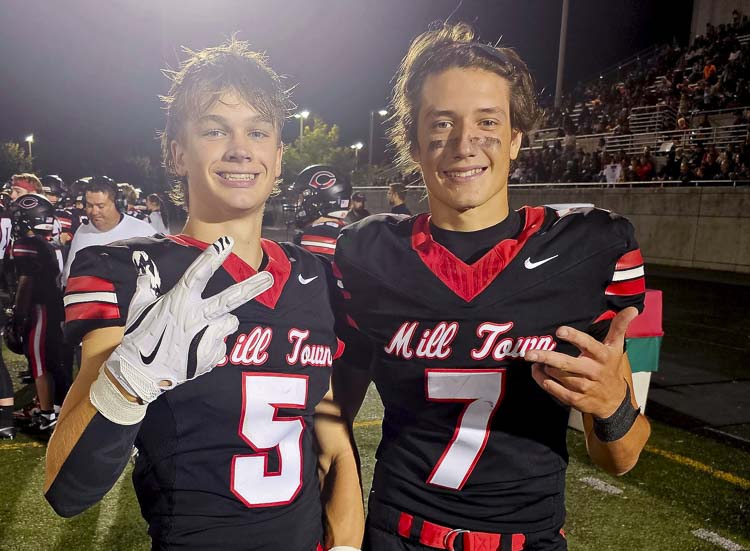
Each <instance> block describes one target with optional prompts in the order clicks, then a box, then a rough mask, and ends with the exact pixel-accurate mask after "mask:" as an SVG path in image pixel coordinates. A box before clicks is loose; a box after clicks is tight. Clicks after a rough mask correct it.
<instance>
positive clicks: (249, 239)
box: [45, 39, 364, 551]
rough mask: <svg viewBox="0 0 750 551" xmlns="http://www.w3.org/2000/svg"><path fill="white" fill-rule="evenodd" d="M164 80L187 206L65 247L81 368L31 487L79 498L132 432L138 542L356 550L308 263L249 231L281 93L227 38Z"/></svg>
mask: <svg viewBox="0 0 750 551" xmlns="http://www.w3.org/2000/svg"><path fill="white" fill-rule="evenodd" d="M172 80H173V84H172V88H171V90H170V93H169V96H168V97H167V98H165V100H166V107H167V109H166V112H167V124H166V130H165V132H164V135H163V141H162V146H163V152H164V155H165V162H166V165H167V167H168V169H169V170H170V171H171V173H172V174H173V175H174V176H175V177H176V178H178V180H179V182H180V186H181V192H182V194H183V199H184V201H185V204H186V206H187V209H188V220H187V223H186V225H185V228H184V231H183V234H181V235H174V236H166V237H165V236H157V237H149V238H137V239H131V240H126V241H121V242H116V243H112V244H110V245H107V246H96V247H90V248H87V249H85V250H84V251H82V252H81V253H79V257H77V258H76V261H75V263H74V265H73V268H72V273H71V277H70V279H69V280H68V285H67V288H66V295H65V306H66V327H65V329H66V332H67V333H68V335H69V337H70V338H71V340H75V339H82V340H83V352H82V355H83V357H82V365H81V370H80V373H79V375H78V378H77V379H76V381H75V383H74V385H73V387H72V389H71V391H70V393H69V395H68V397H67V399H66V400H65V404H64V406H63V409H62V412H61V416H60V420H59V423H58V425H57V430H56V431H55V433H54V436H53V438H52V439H51V441H50V445H49V450H48V453H47V477H46V490H45V492H46V494H45V495H46V497H47V500H48V501H49V502H50V504H51V505H52V507H53V508H54V509H55V510H56V511H57V512H58V513H59V514H61V515H63V516H71V515H74V514H77V513H79V512H81V511H82V510H84V509H85V508H87V507H89V506H90V505H92V504H94V503H96V502H97V501H98V500H99V499H100V498H101V497H102V496H103V495H104V494H105V493H106V492H107V491H108V490H109V488H111V487H112V485H113V484H114V483H115V482H116V480H117V478H118V477H119V476H120V474H121V473H122V471H123V469H124V467H125V465H126V463H127V461H128V459H129V458H130V456H131V450H132V448H133V445H135V448H136V449H137V452H138V453H137V457H136V460H135V468H134V472H133V483H134V486H135V490H136V494H137V496H138V500H139V502H140V506H141V511H142V513H143V516H144V517H145V519H146V521H147V522H148V525H149V535H150V536H151V538H152V542H153V548H154V549H167V548H169V549H172V548H177V547H180V548H185V549H212V550H214V549H226V550H240V549H241V550H263V551H272V550H273V551H277V550H279V549H284V550H292V551H315V550H319V549H323V548H326V549H328V548H332V549H338V550H343V549H348V550H351V549H356V548H359V546H360V544H361V538H362V530H363V524H364V519H363V512H362V500H361V493H360V486H359V478H358V474H357V467H356V461H355V459H354V454H353V451H352V447H351V443H350V441H351V439H350V434H349V432H348V426H347V424H346V423H345V422H342V421H341V416H340V413H339V409H338V407H337V406H336V404H335V402H334V400H333V396H332V394H331V392H330V372H331V364H332V361H333V359H334V358H335V357H336V356H337V355H338V354H340V351H341V350H342V346H341V344H340V342H339V341H338V340H337V338H336V336H335V334H334V332H333V322H334V318H333V314H332V312H331V309H330V305H329V300H328V293H327V286H326V282H325V272H324V267H323V264H322V262H321V261H320V260H318V259H317V258H316V257H315V256H314V255H312V254H310V253H308V252H306V251H304V250H302V249H300V248H298V247H296V246H293V245H287V244H284V245H281V244H277V243H275V242H271V241H267V240H263V239H261V236H260V234H261V221H262V216H263V208H264V204H265V202H266V200H267V199H268V197H269V195H270V194H271V192H272V190H273V189H274V185H275V181H276V179H277V178H278V176H279V174H280V171H281V156H282V144H281V129H282V125H283V121H284V118H285V116H286V114H287V112H288V109H289V100H288V97H287V94H286V92H285V91H284V89H283V88H282V86H281V79H280V78H279V76H278V75H276V73H274V72H273V71H272V70H271V69H270V67H268V65H267V64H266V62H265V59H264V58H263V56H262V55H260V54H257V53H255V52H252V51H250V50H249V49H248V46H247V44H246V43H244V42H240V41H237V40H234V39H232V40H230V41H229V42H227V43H226V44H224V45H222V46H219V47H216V48H209V49H206V50H203V51H199V52H195V53H192V54H191V57H190V58H189V59H188V60H187V61H186V62H185V63H183V64H182V65H181V67H180V70H179V71H177V72H175V73H173V74H172ZM319 476H320V478H319ZM123 547H127V544H125V543H123Z"/></svg>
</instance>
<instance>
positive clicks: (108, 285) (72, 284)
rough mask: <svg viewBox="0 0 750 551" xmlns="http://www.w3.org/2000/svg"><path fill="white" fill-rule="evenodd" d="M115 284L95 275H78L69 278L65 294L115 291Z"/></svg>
mask: <svg viewBox="0 0 750 551" xmlns="http://www.w3.org/2000/svg"><path fill="white" fill-rule="evenodd" d="M114 290H115V284H114V283H112V282H111V281H107V280H106V279H102V278H100V277H95V276H78V277H71V278H70V279H68V285H67V287H65V294H66V295H67V294H70V293H81V292H86V291H114Z"/></svg>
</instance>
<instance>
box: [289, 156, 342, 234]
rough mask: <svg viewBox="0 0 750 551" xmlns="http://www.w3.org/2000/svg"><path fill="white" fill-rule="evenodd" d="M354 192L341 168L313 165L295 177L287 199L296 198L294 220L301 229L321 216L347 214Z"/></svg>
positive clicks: (339, 216)
mask: <svg viewBox="0 0 750 551" xmlns="http://www.w3.org/2000/svg"><path fill="white" fill-rule="evenodd" d="M351 194H352V185H351V183H349V179H348V178H347V177H346V176H345V175H343V174H342V173H341V172H340V171H338V170H337V169H335V168H334V167H332V166H330V165H311V166H308V167H307V168H306V169H304V170H303V171H302V172H300V173H299V174H298V175H297V177H296V178H295V179H294V183H293V184H292V185H291V186H290V187H289V189H288V194H287V198H288V199H292V200H294V201H295V202H294V205H295V207H296V208H295V209H294V210H295V215H294V221H295V224H296V225H297V226H298V227H300V228H301V227H303V226H305V225H307V224H309V223H310V222H312V221H314V220H315V219H317V218H320V217H321V216H333V217H338V218H343V217H344V216H346V211H347V210H348V209H349V201H350V197H351Z"/></svg>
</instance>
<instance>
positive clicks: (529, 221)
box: [411, 207, 545, 302]
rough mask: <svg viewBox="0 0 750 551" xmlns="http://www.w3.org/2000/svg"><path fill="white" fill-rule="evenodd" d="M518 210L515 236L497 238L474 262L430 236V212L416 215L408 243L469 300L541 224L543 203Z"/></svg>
mask: <svg viewBox="0 0 750 551" xmlns="http://www.w3.org/2000/svg"><path fill="white" fill-rule="evenodd" d="M521 214H524V227H523V229H522V230H521V232H520V233H519V234H518V236H517V237H516V238H515V239H504V240H502V241H500V242H499V243H498V244H497V245H495V246H494V247H493V248H492V249H490V250H489V251H487V253H486V254H485V255H484V256H483V257H482V258H480V259H479V260H477V261H476V262H474V263H473V264H466V263H465V262H463V261H462V260H461V259H460V258H458V257H457V256H455V255H454V254H453V253H452V252H450V251H449V250H448V249H446V248H445V247H443V246H442V245H441V244H440V243H438V242H437V241H435V240H434V239H433V238H432V233H431V232H430V215H429V214H422V215H420V216H417V218H416V220H415V221H414V227H413V229H412V236H411V247H412V249H414V251H415V252H416V253H417V255H419V258H420V259H421V260H422V262H423V263H424V265H425V266H427V268H428V269H429V270H430V271H431V272H432V273H433V274H435V277H437V278H438V279H439V280H440V281H442V282H443V283H444V284H445V286H446V287H448V288H449V289H450V290H451V291H453V292H454V293H455V294H456V295H458V296H459V297H460V298H462V299H463V300H464V301H466V302H471V301H472V300H474V298H476V296H477V295H479V294H480V293H481V292H482V291H484V290H485V289H486V288H487V286H488V285H489V284H490V283H492V281H493V280H494V279H495V278H496V277H497V276H498V275H499V274H500V272H502V271H503V269H504V268H505V267H506V266H507V265H508V264H510V262H511V261H512V260H513V258H515V256H516V255H517V254H518V253H519V252H520V250H521V249H522V248H523V246H524V245H525V244H526V241H528V240H529V238H530V237H531V236H532V235H534V234H535V233H536V232H538V231H539V229H540V228H541V227H542V224H543V222H544V216H545V209H544V207H523V208H522V209H521Z"/></svg>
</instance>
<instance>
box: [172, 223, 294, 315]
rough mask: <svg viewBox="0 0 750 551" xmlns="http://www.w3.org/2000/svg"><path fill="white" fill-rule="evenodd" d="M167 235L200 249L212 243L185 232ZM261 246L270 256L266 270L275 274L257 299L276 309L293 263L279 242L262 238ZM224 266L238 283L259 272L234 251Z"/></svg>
mask: <svg viewBox="0 0 750 551" xmlns="http://www.w3.org/2000/svg"><path fill="white" fill-rule="evenodd" d="M167 237H168V238H169V239H171V240H172V241H174V242H175V243H178V244H180V245H185V246H187V247H197V248H198V249H200V250H204V249H205V248H206V247H208V246H209V245H210V243H204V242H203V241H199V240H197V239H195V238H194V237H190V236H189V235H184V234H180V235H168V236H167ZM260 246H261V248H262V249H263V252H264V253H266V257H267V258H268V264H267V265H266V267H265V269H264V270H265V271H266V272H270V274H271V275H272V276H273V287H271V288H270V289H268V291H265V292H263V293H261V294H260V295H258V296H257V297H255V300H257V301H258V302H260V303H261V304H262V305H263V306H266V307H268V308H271V309H274V308H276V303H277V302H278V301H279V297H280V296H281V292H282V291H283V290H284V285H286V282H287V280H288V279H289V274H291V272H292V263H291V262H289V258H287V256H286V254H285V253H284V249H282V248H281V247H280V246H279V244H278V243H274V242H273V241H269V240H268V239H261V240H260ZM222 267H223V268H224V269H225V270H226V272H227V273H228V274H229V275H230V276H231V277H232V279H234V280H235V281H236V282H237V283H239V282H240V281H244V280H246V279H247V278H248V277H250V276H252V275H255V274H257V273H258V272H257V271H256V270H255V269H254V268H252V267H251V266H249V265H248V264H247V263H246V262H245V261H244V260H242V259H241V258H240V257H239V256H237V255H236V254H234V253H230V254H229V256H228V257H227V259H226V260H225V261H224V264H222Z"/></svg>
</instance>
